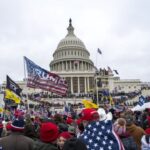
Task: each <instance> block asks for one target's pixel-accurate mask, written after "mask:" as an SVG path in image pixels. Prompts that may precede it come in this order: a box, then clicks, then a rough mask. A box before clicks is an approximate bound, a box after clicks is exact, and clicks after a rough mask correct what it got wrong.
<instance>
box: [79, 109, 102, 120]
mask: <svg viewBox="0 0 150 150" xmlns="http://www.w3.org/2000/svg"><path fill="white" fill-rule="evenodd" d="M80 115H81V117H80V119H81V120H86V121H94V120H98V119H99V114H98V112H97V111H96V110H95V109H93V108H86V109H83V110H82V111H81V114H80Z"/></svg>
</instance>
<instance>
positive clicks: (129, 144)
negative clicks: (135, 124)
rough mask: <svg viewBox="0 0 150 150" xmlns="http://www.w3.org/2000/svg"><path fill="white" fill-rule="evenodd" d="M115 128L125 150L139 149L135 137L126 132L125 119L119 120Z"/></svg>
mask: <svg viewBox="0 0 150 150" xmlns="http://www.w3.org/2000/svg"><path fill="white" fill-rule="evenodd" d="M113 128H114V131H115V132H116V133H117V135H118V136H119V138H120V140H121V141H122V143H123V145H124V148H125V150H137V149H138V148H137V144H136V143H135V141H134V139H133V137H132V136H131V135H130V134H129V133H128V132H127V131H126V120H125V119H124V118H118V119H117V120H116V121H115V123H114V125H113Z"/></svg>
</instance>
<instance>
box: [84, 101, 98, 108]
mask: <svg viewBox="0 0 150 150" xmlns="http://www.w3.org/2000/svg"><path fill="white" fill-rule="evenodd" d="M82 103H83V105H84V107H85V108H96V109H97V108H99V107H98V105H96V104H94V103H92V102H91V101H89V100H82Z"/></svg>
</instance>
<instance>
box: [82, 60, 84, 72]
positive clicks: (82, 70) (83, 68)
mask: <svg viewBox="0 0 150 150" xmlns="http://www.w3.org/2000/svg"><path fill="white" fill-rule="evenodd" d="M83 70H84V68H83V61H82V71H83Z"/></svg>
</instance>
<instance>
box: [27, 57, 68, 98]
mask: <svg viewBox="0 0 150 150" xmlns="http://www.w3.org/2000/svg"><path fill="white" fill-rule="evenodd" d="M24 59H25V62H26V67H27V73H28V80H27V86H28V87H31V88H39V89H42V90H46V91H50V92H53V93H56V94H58V95H62V96H63V95H66V94H67V90H68V85H67V82H66V80H65V79H63V78H61V77H60V76H59V75H57V74H54V73H51V72H49V71H47V70H45V69H43V68H41V67H40V66H38V65H36V64H35V63H34V62H32V61H31V60H30V59H28V58H27V57H24Z"/></svg>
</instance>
